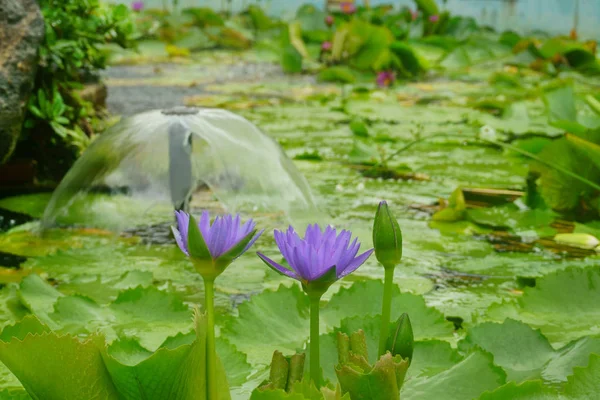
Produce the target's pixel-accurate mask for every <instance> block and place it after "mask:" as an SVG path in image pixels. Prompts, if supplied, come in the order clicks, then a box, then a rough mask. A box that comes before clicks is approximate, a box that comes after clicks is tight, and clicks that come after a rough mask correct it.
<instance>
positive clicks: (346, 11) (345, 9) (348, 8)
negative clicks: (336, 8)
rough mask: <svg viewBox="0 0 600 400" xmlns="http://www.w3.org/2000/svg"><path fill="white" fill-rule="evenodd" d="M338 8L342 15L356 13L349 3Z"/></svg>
mask: <svg viewBox="0 0 600 400" xmlns="http://www.w3.org/2000/svg"><path fill="white" fill-rule="evenodd" d="M340 8H341V10H342V12H343V13H344V14H347V15H350V14H354V13H355V12H356V6H355V5H354V3H353V2H351V1H345V2H343V3H342V4H340Z"/></svg>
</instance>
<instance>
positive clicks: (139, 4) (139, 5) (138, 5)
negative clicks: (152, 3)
mask: <svg viewBox="0 0 600 400" xmlns="http://www.w3.org/2000/svg"><path fill="white" fill-rule="evenodd" d="M131 9H132V10H133V11H135V12H140V11H142V10H143V9H144V2H143V1H134V2H133V3H131Z"/></svg>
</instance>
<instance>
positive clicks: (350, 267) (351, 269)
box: [337, 249, 373, 278]
mask: <svg viewBox="0 0 600 400" xmlns="http://www.w3.org/2000/svg"><path fill="white" fill-rule="evenodd" d="M372 253H373V249H371V250H367V251H365V252H364V253H362V254H361V255H359V256H358V257H356V258H355V259H354V260H352V261H351V262H350V264H348V265H347V266H346V268H344V270H342V271H338V272H337V276H338V278H343V277H345V276H346V275H349V274H351V273H352V272H354V271H356V270H357V269H358V267H360V266H361V265H363V263H364V262H365V261H367V258H369V257H370V256H371V254H372Z"/></svg>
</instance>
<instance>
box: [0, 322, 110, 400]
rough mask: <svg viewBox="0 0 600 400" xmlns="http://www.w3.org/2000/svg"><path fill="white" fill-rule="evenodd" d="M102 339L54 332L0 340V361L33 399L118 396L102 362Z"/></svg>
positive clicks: (106, 397) (49, 399)
mask: <svg viewBox="0 0 600 400" xmlns="http://www.w3.org/2000/svg"><path fill="white" fill-rule="evenodd" d="M104 348H105V344H104V338H103V337H102V336H100V335H91V336H89V337H88V338H87V339H85V340H83V341H80V340H79V339H77V338H74V337H72V336H68V335H67V336H58V335H57V334H56V333H54V332H44V333H42V334H37V335H28V336H26V337H25V338H24V339H23V340H22V341H21V340H19V339H12V340H11V341H10V342H4V341H3V342H0V361H2V363H4V364H5V365H6V366H7V367H8V368H9V369H10V370H11V372H12V373H13V374H15V375H16V376H17V378H19V380H20V381H21V383H22V384H23V386H24V387H25V389H26V390H27V392H28V393H29V394H30V395H31V396H32V397H33V398H34V399H45V400H46V399H47V400H64V399H98V400H111V399H115V400H117V399H119V395H118V392H117V390H116V388H115V386H114V384H113V382H112V380H111V378H110V375H109V373H108V371H107V370H106V367H105V365H104V361H103V358H102V357H103V352H104Z"/></svg>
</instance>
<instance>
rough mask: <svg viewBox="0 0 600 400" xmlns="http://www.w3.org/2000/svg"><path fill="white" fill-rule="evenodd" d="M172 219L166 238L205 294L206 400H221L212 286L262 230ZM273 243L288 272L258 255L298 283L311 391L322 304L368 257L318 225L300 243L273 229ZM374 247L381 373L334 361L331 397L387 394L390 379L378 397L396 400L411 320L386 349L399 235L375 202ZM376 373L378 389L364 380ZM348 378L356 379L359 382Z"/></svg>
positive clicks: (346, 237)
mask: <svg viewBox="0 0 600 400" xmlns="http://www.w3.org/2000/svg"><path fill="white" fill-rule="evenodd" d="M176 216H177V225H178V228H177V229H176V228H173V234H174V235H175V240H176V241H177V245H178V246H179V248H180V249H181V251H182V252H183V253H184V254H185V255H186V256H189V257H190V260H191V261H192V263H193V264H194V267H195V268H196V271H198V273H199V274H200V275H201V276H202V279H203V281H204V287H205V291H204V293H205V302H204V304H205V307H206V321H207V335H206V357H207V362H206V366H199V367H200V368H202V367H205V369H206V382H207V398H208V399H217V398H222V397H225V396H224V395H223V394H222V393H219V378H218V376H217V374H218V370H217V354H216V347H215V322H214V321H215V318H214V299H213V297H214V281H215V278H217V277H218V276H219V275H220V274H221V273H222V272H223V271H224V270H225V268H226V267H227V266H228V265H229V264H230V263H231V262H232V261H233V260H235V259H236V258H238V257H239V256H241V255H242V254H243V253H244V252H246V251H247V250H248V249H249V248H250V247H251V246H252V244H253V243H254V242H255V241H256V239H258V237H259V236H260V235H261V233H262V231H261V232H258V233H257V232H256V230H255V229H254V226H255V223H254V222H253V221H252V220H251V219H250V220H248V221H247V222H246V223H245V224H243V225H242V223H241V220H240V216H239V214H238V215H236V216H235V217H233V216H231V215H225V216H223V217H217V218H216V219H215V220H214V222H213V223H212V224H211V223H210V217H209V214H208V212H206V211H205V212H203V213H202V216H201V218H200V221H199V222H196V220H195V218H194V217H193V216H191V215H189V214H187V213H185V212H182V211H177V212H176ZM274 237H275V242H276V243H277V246H278V247H279V250H280V251H281V254H282V255H283V258H284V260H285V261H286V262H287V265H288V266H289V267H286V266H283V265H281V264H279V263H277V262H275V261H273V260H272V259H270V258H269V257H267V256H265V255H264V254H261V253H257V254H258V256H259V257H260V258H261V259H262V260H263V261H264V262H265V264H266V265H267V266H269V267H270V268H272V269H273V270H275V271H277V272H278V273H280V274H282V275H284V276H287V277H290V278H293V279H295V280H297V281H299V282H300V283H301V285H302V289H303V290H304V292H305V293H306V294H307V296H308V298H309V299H310V340H309V347H310V357H309V359H310V368H309V375H308V377H307V381H308V385H309V387H311V385H312V386H314V388H316V389H320V388H321V387H326V385H325V382H324V380H323V377H322V370H321V361H320V345H319V336H320V334H319V325H320V319H319V310H320V307H321V298H322V296H323V294H325V292H326V291H327V289H329V287H330V286H331V285H332V284H333V283H335V282H336V281H337V280H338V279H341V278H343V277H345V276H347V275H349V274H351V273H352V272H354V271H355V270H356V269H358V268H359V267H360V266H361V265H362V264H363V263H364V262H365V261H366V260H367V258H369V256H370V255H371V254H372V253H373V249H370V250H367V251H365V252H364V253H362V254H360V255H357V254H358V250H359V249H360V243H359V242H358V239H356V238H355V239H354V240H353V241H352V240H351V237H352V233H351V232H350V231H347V230H342V231H341V232H339V233H338V232H337V231H336V229H335V228H333V227H332V226H330V225H329V226H327V227H326V228H325V229H322V228H321V227H320V226H319V225H318V224H313V225H308V227H307V228H306V233H305V235H304V237H303V238H302V237H300V235H298V233H297V232H296V231H295V230H294V228H293V227H292V226H290V227H289V229H288V230H287V231H286V232H285V233H284V232H281V231H278V230H275V231H274ZM374 243H375V246H376V252H377V253H376V254H377V258H378V259H380V261H382V263H383V264H384V265H385V266H386V282H385V286H386V290H385V295H384V301H383V309H384V310H383V313H382V314H383V316H384V317H383V318H382V329H381V332H380V337H379V343H380V348H379V355H380V356H382V357H383V358H382V359H381V360H384V359H385V360H386V361H385V362H384V361H381V363H382V365H381V366H378V365H379V364H378V363H379V361H378V363H376V364H375V367H374V368H373V369H372V370H370V371H363V370H362V369H361V368H357V367H356V366H353V364H352V362H351V361H350V359H346V360H345V362H342V361H340V365H339V366H338V367H336V373H338V375H339V377H340V380H339V384H338V385H333V386H332V385H331V383H329V386H330V389H331V390H333V391H337V392H339V391H340V390H341V392H342V393H344V394H346V393H349V395H350V397H351V398H354V399H358V398H364V397H363V396H364V394H365V393H371V394H375V393H383V392H386V391H388V390H389V388H388V387H386V386H385V385H387V384H388V382H387V381H388V380H390V379H391V380H392V381H393V382H394V383H395V386H393V390H392V393H387V394H385V396H386V398H398V396H399V391H400V388H401V387H402V383H403V379H404V376H405V374H406V370H407V368H408V366H409V364H410V357H411V356H412V352H413V349H412V342H413V340H414V338H413V332H412V329H411V327H410V320H409V319H408V317H407V316H406V315H403V316H402V317H401V319H400V320H399V321H398V329H397V330H396V335H395V337H394V338H393V340H392V341H391V342H390V341H389V335H390V329H389V328H390V326H389V318H390V308H391V304H392V293H391V291H390V290H389V288H391V285H392V284H393V269H394V267H395V266H396V265H397V264H398V263H399V262H400V258H401V256H402V236H401V232H400V228H399V226H398V222H397V221H396V220H395V219H394V217H393V216H392V215H391V213H390V211H389V209H388V206H387V203H386V202H381V203H380V205H379V208H378V211H377V216H376V218H375V227H374ZM387 271H391V273H390V274H388V273H387ZM398 332H400V334H401V335H400V336H398ZM355 335H356V337H358V339H356V337H354V336H353V344H354V346H357V347H358V346H359V344H357V343H355V340H362V341H365V340H366V339H365V338H364V332H363V331H359V332H357V333H356V334H355ZM339 340H340V343H341V345H343V343H344V340H349V339H348V338H347V337H343V336H342V337H341V338H340V339H339ZM398 342H399V343H401V345H400V346H396V343H398ZM349 343H350V342H348V343H347V344H349ZM388 344H389V345H390V347H388ZM363 351H364V349H363ZM353 352H354V353H355V355H353V356H358V355H360V352H359V350H358V349H353ZM279 354H280V353H277V352H276V353H275V355H274V359H277V357H280V356H279ZM363 356H364V355H363ZM346 357H348V355H345V356H342V357H341V360H343V359H345V358H346ZM403 357H404V358H403ZM303 360H304V357H301V358H300V361H298V363H299V364H298V365H297V366H296V369H297V371H296V373H299V375H298V378H299V379H298V380H299V381H300V382H301V381H302V376H303V373H302V370H303V367H302V365H303ZM390 363H391V365H392V366H393V368H391V369H390V368H389V365H388V364H390ZM383 365H385V367H384V366H383ZM280 369H281V366H280V365H277V364H275V362H274V363H273V365H271V377H273V376H277V375H279V374H281V372H282V371H281V370H280ZM338 371H339V372H338ZM381 374H383V375H384V376H385V379H384V382H382V383H380V384H373V383H372V382H371V381H370V380H371V379H372V377H373V376H377V375H381ZM353 375H356V376H353ZM355 379H358V382H357V381H355ZM379 379H381V378H379ZM271 380H273V378H271ZM292 383H294V382H292ZM277 384H278V382H273V381H271V382H269V383H267V384H265V385H263V386H262V388H261V389H259V392H261V393H263V392H265V391H269V390H273V389H281V388H278V387H277V386H273V385H277ZM287 386H290V388H291V385H289V382H288V383H287V384H286V387H287ZM284 388H285V387H284Z"/></svg>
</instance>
